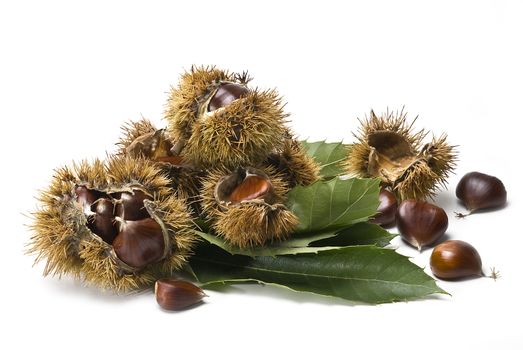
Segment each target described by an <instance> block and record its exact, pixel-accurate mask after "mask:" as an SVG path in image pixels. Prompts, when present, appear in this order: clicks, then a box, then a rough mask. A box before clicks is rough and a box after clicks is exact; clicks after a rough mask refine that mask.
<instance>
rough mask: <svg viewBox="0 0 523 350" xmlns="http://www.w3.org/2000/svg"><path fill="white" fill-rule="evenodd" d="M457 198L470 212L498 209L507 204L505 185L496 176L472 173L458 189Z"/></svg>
mask: <svg viewBox="0 0 523 350" xmlns="http://www.w3.org/2000/svg"><path fill="white" fill-rule="evenodd" d="M456 196H457V197H458V198H459V199H460V200H461V201H463V203H464V204H465V206H466V207H467V209H468V210H470V211H475V210H480V209H491V208H498V207H501V206H503V205H505V203H506V202H507V191H506V189H505V185H503V182H501V180H500V179H498V178H497V177H495V176H490V175H487V174H483V173H479V172H470V173H468V174H466V175H465V176H463V177H462V178H461V180H460V181H459V183H458V186H457V187H456Z"/></svg>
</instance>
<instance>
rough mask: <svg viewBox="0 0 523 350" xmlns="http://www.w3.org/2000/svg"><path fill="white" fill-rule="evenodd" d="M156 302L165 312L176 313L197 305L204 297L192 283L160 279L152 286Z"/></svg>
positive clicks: (201, 291) (199, 289)
mask: <svg viewBox="0 0 523 350" xmlns="http://www.w3.org/2000/svg"><path fill="white" fill-rule="evenodd" d="M154 294H155V295H156V301H157V302H158V305H160V306H161V307H162V308H163V309H165V310H171V311H177V310H181V309H185V308H187V307H189V306H192V305H195V304H197V303H199V302H200V301H201V300H202V299H203V297H204V296H206V295H205V293H204V292H203V290H202V289H201V288H199V287H197V286H195V285H194V284H192V283H189V282H186V281H180V280H176V279H174V278H162V279H159V280H158V281H156V284H155V285H154Z"/></svg>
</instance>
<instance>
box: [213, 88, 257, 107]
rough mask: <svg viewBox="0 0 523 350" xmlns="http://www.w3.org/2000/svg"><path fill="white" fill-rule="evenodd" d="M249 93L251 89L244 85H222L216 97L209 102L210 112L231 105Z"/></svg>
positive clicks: (215, 94)
mask: <svg viewBox="0 0 523 350" xmlns="http://www.w3.org/2000/svg"><path fill="white" fill-rule="evenodd" d="M248 92H249V89H248V88H247V87H246V86H245V85H242V84H236V83H222V84H221V85H220V87H219V88H218V90H216V92H215V93H214V96H213V97H212V98H211V100H210V101H209V106H208V111H209V112H212V111H214V110H216V109H218V108H221V107H224V106H227V105H229V104H231V103H232V102H233V101H234V100H237V99H239V98H241V97H243V96H244V95H246V94H247V93H248Z"/></svg>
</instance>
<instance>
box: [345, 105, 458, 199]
mask: <svg viewBox="0 0 523 350" xmlns="http://www.w3.org/2000/svg"><path fill="white" fill-rule="evenodd" d="M415 121H416V119H414V121H412V122H411V123H410V124H409V123H407V114H406V113H405V112H404V111H403V110H401V111H399V112H395V113H394V112H389V111H388V110H387V112H386V113H385V114H383V115H381V116H379V117H378V116H376V114H375V113H374V111H371V113H370V117H369V118H366V119H364V120H360V123H361V126H360V130H359V133H358V134H357V135H355V136H356V138H357V142H355V143H354V144H353V145H352V148H351V151H350V153H349V156H348V158H347V160H346V162H345V163H344V167H345V169H346V170H347V172H349V173H350V174H353V175H356V176H359V177H377V178H380V179H381V181H382V184H383V185H385V186H388V187H389V188H390V189H391V190H392V191H393V192H394V193H395V195H396V196H397V197H398V198H399V199H400V200H404V199H410V198H413V199H425V198H426V197H432V196H433V195H434V194H435V192H436V190H437V188H438V187H439V186H445V185H446V181H447V177H448V175H449V174H450V173H451V172H452V171H453V169H454V167H455V164H456V160H457V153H456V150H455V146H451V145H449V144H448V143H447V141H446V138H447V136H446V135H442V136H440V137H438V138H436V137H432V140H431V141H429V142H428V143H425V144H424V140H425V138H426V136H427V134H428V133H427V132H426V131H425V130H423V129H422V130H419V131H417V132H415V131H414V122H415Z"/></svg>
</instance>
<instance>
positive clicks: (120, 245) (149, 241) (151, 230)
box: [113, 218, 165, 268]
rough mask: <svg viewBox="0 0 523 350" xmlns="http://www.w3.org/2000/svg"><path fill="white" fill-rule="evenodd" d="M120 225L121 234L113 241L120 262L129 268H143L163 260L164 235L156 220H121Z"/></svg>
mask: <svg viewBox="0 0 523 350" xmlns="http://www.w3.org/2000/svg"><path fill="white" fill-rule="evenodd" d="M117 219H119V218H117ZM118 224H119V225H120V233H119V234H118V236H116V238H115V239H114V241H113V248H114V252H115V253H116V256H118V258H119V259H120V260H122V261H123V262H124V263H126V264H127V265H129V266H132V267H136V268H142V267H145V266H147V265H148V264H151V263H153V262H156V261H158V260H160V259H162V258H163V256H164V255H165V240H164V234H163V230H162V227H161V226H160V225H159V224H158V223H157V222H156V221H155V220H154V219H152V218H147V219H143V220H139V221H124V220H119V222H118Z"/></svg>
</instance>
